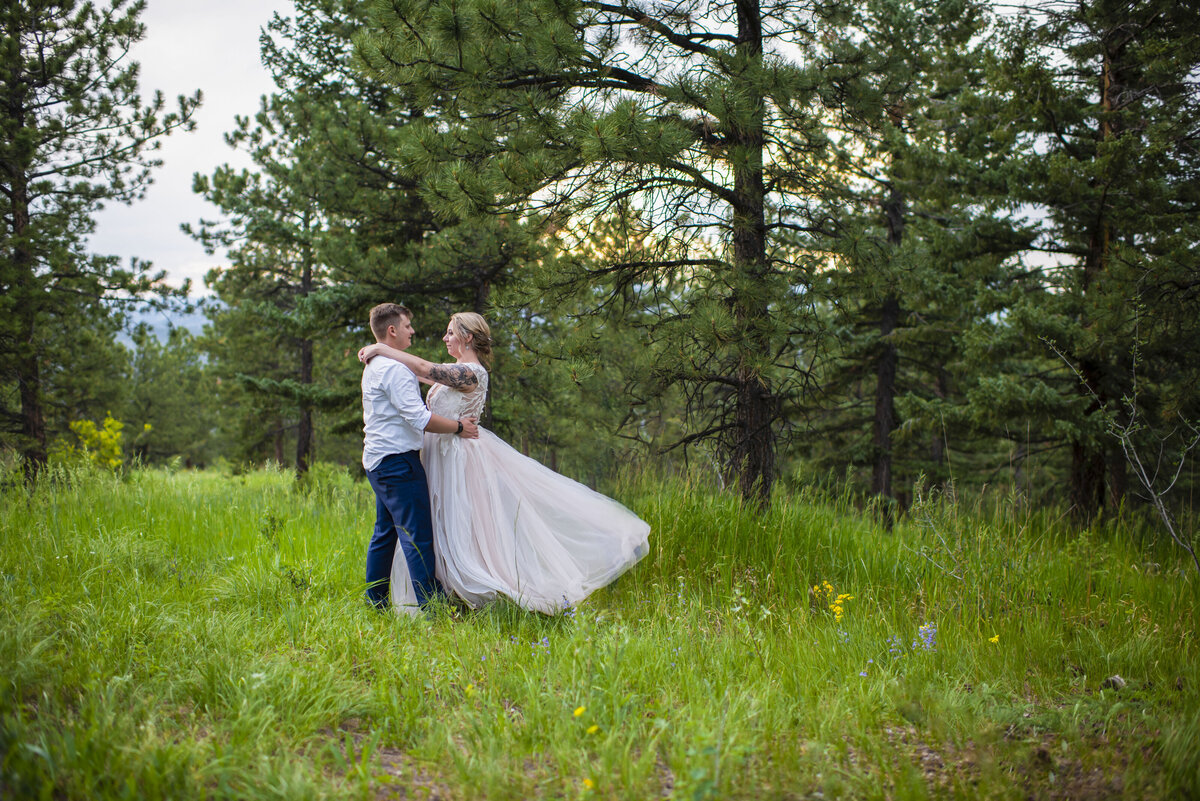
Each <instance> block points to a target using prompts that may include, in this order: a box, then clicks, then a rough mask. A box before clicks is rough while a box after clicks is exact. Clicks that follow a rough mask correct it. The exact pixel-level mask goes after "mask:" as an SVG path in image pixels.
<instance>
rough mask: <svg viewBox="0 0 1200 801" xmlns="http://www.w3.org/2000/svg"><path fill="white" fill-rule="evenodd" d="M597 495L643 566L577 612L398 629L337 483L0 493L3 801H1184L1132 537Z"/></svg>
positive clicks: (1151, 580)
mask: <svg viewBox="0 0 1200 801" xmlns="http://www.w3.org/2000/svg"><path fill="white" fill-rule="evenodd" d="M618 493H619V495H620V497H621V498H622V500H623V501H625V502H626V503H627V504H628V505H630V506H631V508H633V509H634V510H635V511H637V512H638V513H639V514H641V515H642V516H643V517H644V518H645V519H646V520H647V521H648V522H650V524H651V525H652V527H653V533H652V537H651V552H650V554H649V556H647V558H646V559H645V560H644V561H643V562H642V563H641V564H640V565H638V566H637V567H636V568H635V569H634V570H633V571H631V572H630V573H629V574H627V575H626V576H624V577H622V578H621V579H620V580H619V581H618V582H617V583H616V584H614V585H613V586H612V587H609V588H607V589H605V590H603V591H601V592H600V593H598V594H597V595H596V596H594V597H593V598H591V599H589V601H588V602H587V603H585V604H584V605H582V606H581V607H580V608H579V609H577V610H572V611H571V613H570V614H567V615H563V616H558V617H546V616H542V615H537V614H531V613H526V612H524V611H522V610H520V609H519V608H516V607H514V606H512V605H511V604H506V603H499V604H495V605H493V606H491V607H488V608H486V609H484V610H481V611H478V612H464V611H462V610H458V609H456V608H452V607H449V606H445V607H440V608H438V609H437V610H435V611H434V613H433V614H432V615H431V616H430V617H429V618H428V619H410V618H407V617H398V616H395V615H391V614H380V613H377V612H375V611H373V610H371V609H369V608H368V607H367V606H366V604H365V603H364V602H363V600H362V580H363V579H362V572H363V559H364V554H365V546H366V539H367V537H368V535H369V531H370V527H371V523H372V519H373V508H374V507H373V500H372V496H371V491H370V489H369V487H367V486H366V484H365V483H362V482H359V483H355V482H353V481H351V480H350V478H349V477H348V476H344V475H338V474H336V473H334V472H330V471H327V472H326V473H325V474H324V475H323V476H322V478H321V479H319V480H315V481H309V482H307V483H303V484H297V483H296V482H295V481H294V480H293V479H292V477H291V475H290V474H288V473H284V472H271V471H263V472H258V473H250V474H246V475H240V476H227V475H221V474H218V473H174V474H172V473H166V472H155V471H141V472H134V473H131V474H129V475H128V476H126V477H125V478H124V479H122V478H117V477H113V476H108V475H102V474H94V473H90V474H89V473H64V474H60V475H58V476H56V477H54V478H53V479H52V480H48V481H45V482H43V483H42V484H41V485H40V486H39V487H38V488H37V489H36V490H35V491H34V492H32V493H27V492H25V491H24V490H23V489H21V488H19V487H13V488H10V489H9V490H7V491H6V492H5V494H4V496H3V501H2V502H3V523H2V527H0V538H2V540H0V541H2V546H3V547H2V548H0V597H2V600H3V603H2V604H0V620H2V623H0V665H3V667H2V668H0V671H2V673H0V675H2V678H3V690H2V692H0V759H2V763H0V795H2V796H6V797H16V798H26V797H29V798H36V797H56V798H83V797H87V798H126V797H129V798H134V797H136V798H191V797H200V796H207V797H214V798H288V799H293V798H364V799H365V798H378V797H388V796H389V795H394V796H395V797H404V798H422V797H430V798H432V797H435V796H436V797H439V798H463V799H476V798H489V799H505V798H513V799H518V798H649V797H661V796H669V797H674V798H689V799H692V798H695V799H701V798H781V799H782V798H810V797H818V798H821V797H823V798H868V799H869V798H888V799H907V798H928V797H971V798H1028V797H1033V798H1040V797H1045V798H1051V797H1080V796H1088V797H1091V796H1098V797H1105V796H1111V797H1119V796H1125V797H1147V798H1176V797H1180V796H1187V795H1190V796H1192V797H1195V796H1197V794H1200V768H1198V760H1197V756H1196V755H1197V753H1200V693H1198V689H1197V683H1198V682H1200V679H1198V678H1197V671H1196V667H1195V666H1196V664H1197V644H1196V640H1195V634H1196V628H1197V626H1196V624H1197V619H1198V615H1197V611H1198V609H1200V604H1198V600H1200V598H1198V590H1197V583H1198V582H1197V580H1196V576H1194V575H1192V574H1191V573H1189V572H1188V568H1187V565H1186V564H1185V563H1184V562H1183V561H1182V560H1180V559H1179V558H1178V555H1177V554H1175V553H1174V552H1172V551H1171V550H1170V548H1169V547H1168V546H1167V545H1166V544H1163V543H1161V542H1159V540H1158V538H1156V537H1155V536H1154V533H1153V530H1152V529H1151V528H1148V527H1143V526H1142V524H1139V523H1135V522H1129V521H1110V522H1109V523H1107V524H1105V525H1104V526H1101V527H1098V528H1097V529H1095V530H1092V531H1086V532H1082V533H1079V532H1075V531H1073V530H1072V529H1071V528H1070V527H1069V526H1068V525H1067V524H1066V523H1065V521H1063V520H1062V519H1061V518H1060V516H1058V515H1056V514H1055V513H1052V512H1048V511H1044V510H1043V511H1039V510H1034V509H1029V508H1026V507H1022V506H1020V505H1019V504H1017V503H1015V502H1012V503H1008V504H999V505H997V506H995V507H994V508H989V509H984V508H981V507H977V508H968V507H967V505H965V504H963V503H961V502H954V501H953V500H952V499H947V498H944V497H933V498H926V499H924V500H923V501H922V502H921V503H919V504H918V505H917V506H916V507H915V508H914V509H913V510H912V511H911V512H910V513H909V514H908V515H907V516H906V517H905V519H904V520H902V521H901V522H900V523H899V524H898V525H897V526H896V527H895V528H894V529H893V530H892V531H890V532H888V531H886V530H884V529H883V528H882V527H881V526H879V525H876V524H875V523H874V521H873V517H872V515H871V514H870V513H863V512H860V511H859V510H857V509H856V508H855V507H854V505H853V503H852V502H851V499H850V498H849V497H848V496H832V497H831V496H826V495H820V494H817V493H815V492H814V493H811V494H808V495H805V494H799V495H792V496H791V497H781V498H778V499H777V500H776V502H775V504H774V505H773V506H772V507H771V508H770V510H768V511H767V512H766V513H764V514H759V513H757V512H754V511H752V510H748V509H745V508H743V507H742V506H741V504H740V503H738V502H737V501H736V499H732V498H730V497H728V496H726V495H721V494H719V493H715V492H712V491H710V490H708V489H704V488H700V487H691V486H688V485H687V484H686V483H683V482H680V481H672V482H668V483H654V482H651V481H649V480H643V481H640V482H638V481H635V482H631V483H628V484H625V485H623V486H622V487H621V488H620V489H619V490H618ZM814 585H815V586H816V587H817V588H818V589H817V591H816V592H814V591H813V587H814ZM826 585H828V588H831V589H829V590H827V588H826ZM843 594H844V595H850V596H853V597H852V598H848V599H844V600H843V602H842V604H841V608H842V612H841V616H840V619H839V617H838V615H837V613H836V612H835V611H833V610H831V609H830V601H831V600H832V599H834V598H836V597H837V596H838V595H843ZM923 626H924V627H925V628H924V629H922V627H923ZM934 630H936V631H935V633H931V632H933V631H934ZM1114 675H1120V676H1121V677H1123V679H1124V681H1125V682H1126V683H1125V685H1124V687H1123V688H1119V689H1118V688H1115V687H1113V686H1111V684H1113V683H1115V681H1114V682H1108V683H1107V684H1106V681H1107V680H1108V679H1109V677H1111V676H1114Z"/></svg>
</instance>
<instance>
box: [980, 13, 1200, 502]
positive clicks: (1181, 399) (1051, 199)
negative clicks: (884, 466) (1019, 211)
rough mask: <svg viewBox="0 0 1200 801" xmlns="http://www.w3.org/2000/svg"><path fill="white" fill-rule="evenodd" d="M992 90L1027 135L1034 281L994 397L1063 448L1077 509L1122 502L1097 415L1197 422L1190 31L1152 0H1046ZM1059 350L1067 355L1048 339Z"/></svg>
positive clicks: (1199, 34) (1021, 31) (1196, 55)
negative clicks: (1004, 392)
mask: <svg viewBox="0 0 1200 801" xmlns="http://www.w3.org/2000/svg"><path fill="white" fill-rule="evenodd" d="M1006 66H1007V69H1004V70H1002V71H998V72H997V78H998V80H997V81H996V82H995V87H996V89H997V90H998V91H999V92H1001V93H1003V95H1004V96H1006V97H1007V98H1008V99H1009V101H1010V104H1011V109H1012V110H1011V117H1012V118H1013V119H1014V121H1015V125H1016V126H1017V128H1018V130H1021V131H1022V132H1023V138H1024V139H1025V141H1027V142H1028V144H1029V146H1028V149H1027V152H1026V154H1025V155H1024V158H1023V159H1022V160H1021V165H1022V169H1023V172H1022V175H1021V176H1020V180H1018V181H1017V182H1014V196H1015V199H1018V200H1021V201H1024V202H1026V203H1028V204H1030V207H1032V208H1033V209H1034V210H1035V212H1034V214H1035V216H1036V217H1037V218H1038V219H1039V227H1040V231H1039V234H1040V235H1039V238H1038V240H1037V241H1036V242H1035V245H1034V247H1035V249H1036V250H1037V251H1038V252H1040V253H1041V254H1043V257H1042V259H1041V260H1040V263H1037V264H1036V266H1037V267H1038V269H1039V274H1040V281H1039V284H1040V286H1039V289H1040V291H1037V292H1028V293H1025V295H1024V296H1023V297H1022V298H1021V301H1020V302H1019V303H1017V304H1016V305H1015V306H1014V308H1013V310H1012V313H1011V315H1010V319H1009V322H1010V323H1011V329H1012V336H1011V339H1012V341H1013V343H1014V344H1015V345H1017V346H1020V343H1026V345H1029V344H1032V345H1033V347H1032V349H1030V348H1028V347H1026V348H1025V349H1024V351H1025V353H1026V354H1027V364H1028V365H1030V366H1031V368H1032V369H1029V370H1028V371H1027V375H1026V376H1025V381H1024V386H1022V387H1014V388H1013V390H1012V393H1011V395H1010V397H1008V398H1006V399H1004V400H1005V403H1006V404H1008V405H1011V406H1012V407H1013V408H1019V407H1024V408H1025V409H1028V410H1032V411H1033V413H1035V414H1037V415H1038V416H1040V417H1043V418H1047V419H1048V420H1049V423H1048V425H1049V426H1051V427H1052V429H1053V430H1054V431H1055V432H1056V435H1057V437H1058V438H1059V441H1060V442H1061V441H1063V440H1065V442H1066V444H1067V445H1068V446H1069V450H1070V500H1071V503H1072V505H1073V507H1074V508H1075V509H1076V511H1077V512H1079V513H1080V514H1081V515H1084V516H1087V515H1091V514H1094V513H1095V512H1096V511H1097V510H1098V509H1100V508H1101V507H1102V506H1106V505H1116V504H1119V503H1120V502H1121V499H1122V497H1123V496H1124V495H1125V493H1126V490H1127V480H1126V478H1125V475H1126V470H1125V454H1124V453H1123V452H1122V450H1121V448H1120V446H1119V443H1118V442H1117V441H1116V440H1115V439H1113V438H1111V437H1110V436H1108V434H1107V432H1106V429H1107V427H1108V420H1109V419H1110V415H1112V414H1119V415H1127V414H1129V410H1130V407H1129V406H1128V401H1129V400H1133V399H1136V408H1137V409H1138V411H1139V413H1140V414H1141V419H1143V420H1146V421H1151V422H1152V423H1153V424H1154V425H1160V424H1165V425H1168V426H1169V425H1171V424H1172V420H1174V421H1175V423H1176V424H1177V423H1178V417H1179V416H1183V417H1185V419H1192V420H1194V419H1196V416H1197V413H1198V412H1200V408H1198V406H1200V398H1198V396H1197V393H1196V392H1195V389H1194V388H1195V386H1196V379H1197V375H1196V368H1195V365H1196V364H1197V363H1198V359H1197V356H1200V353H1197V347H1198V343H1200V331H1198V330H1197V325H1198V321H1197V316H1196V314H1195V313H1194V309H1195V298H1196V293H1195V287H1196V276H1197V274H1198V268H1197V265H1198V264H1200V262H1198V261H1197V257H1196V255H1195V242H1196V241H1198V240H1200V217H1198V216H1197V214H1196V210H1197V208H1200V151H1198V150H1197V147H1196V127H1195V126H1196V120H1197V119H1200V83H1198V82H1197V79H1196V76H1197V70H1198V69H1200V29H1198V28H1197V26H1196V23H1195V13H1194V9H1190V8H1188V7H1187V6H1186V4H1178V3H1173V2H1167V1H1166V0H1102V2H1095V3H1087V4H1076V3H1046V4H1043V5H1041V6H1039V7H1038V13H1037V15H1036V16H1035V17H1034V18H1033V19H1032V20H1030V21H1028V22H1026V23H1024V24H1022V25H1020V26H1018V27H1016V28H1015V29H1014V31H1013V32H1012V34H1011V37H1010V45H1009V58H1008V61H1007V65H1006ZM1045 343H1052V346H1053V348H1054V350H1056V351H1058V352H1059V353H1061V354H1062V355H1064V356H1065V357H1066V358H1067V359H1068V362H1069V364H1067V365H1064V363H1063V361H1062V360H1061V359H1060V358H1059V356H1058V355H1056V354H1055V353H1054V352H1051V350H1050V349H1048V348H1047V346H1046V344H1045Z"/></svg>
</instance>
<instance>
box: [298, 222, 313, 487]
mask: <svg viewBox="0 0 1200 801" xmlns="http://www.w3.org/2000/svg"><path fill="white" fill-rule="evenodd" d="M304 236H305V243H304V254H303V259H304V264H303V266H302V267H301V273H300V299H301V300H303V299H304V298H307V297H308V296H309V294H310V293H311V292H312V287H313V271H312V246H311V245H310V244H309V243H308V237H309V216H308V213H307V212H305V215H304ZM312 382H313V341H312V339H310V338H309V337H308V336H307V335H302V336H301V339H300V384H301V386H303V387H304V388H305V389H306V390H307V389H308V387H309V386H311V385H312ZM312 451H313V409H312V402H311V401H310V400H309V399H308V398H307V397H301V398H300V421H299V425H298V426H297V428H296V475H297V477H299V476H303V475H304V474H305V473H307V472H308V467H309V463H310V461H311V459H312Z"/></svg>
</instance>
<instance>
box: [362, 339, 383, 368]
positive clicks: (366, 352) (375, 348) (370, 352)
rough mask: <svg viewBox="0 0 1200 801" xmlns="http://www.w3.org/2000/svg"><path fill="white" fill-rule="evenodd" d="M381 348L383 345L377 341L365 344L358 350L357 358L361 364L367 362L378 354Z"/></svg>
mask: <svg viewBox="0 0 1200 801" xmlns="http://www.w3.org/2000/svg"><path fill="white" fill-rule="evenodd" d="M382 349H383V346H382V345H380V344H379V343H378V342H376V343H374V344H373V345H367V346H366V347H365V348H362V349H361V350H359V352H358V360H359V361H360V362H362V363H363V364H366V363H367V362H369V361H371V359H374V358H375V357H376V356H378V355H379V351H381V350H382Z"/></svg>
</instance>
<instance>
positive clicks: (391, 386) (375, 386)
mask: <svg viewBox="0 0 1200 801" xmlns="http://www.w3.org/2000/svg"><path fill="white" fill-rule="evenodd" d="M362 402H363V434H364V436H363V467H364V468H366V469H367V470H374V469H375V468H376V467H378V466H379V463H380V462H382V461H383V457H385V456H389V455H391V454H393V453H405V452H407V451H419V450H420V449H421V444H422V442H423V441H424V435H425V426H427V425H428V424H429V418H430V417H432V413H431V412H430V411H429V409H428V408H426V406H425V402H424V401H422V400H421V389H420V386H419V385H418V384H417V377H416V375H414V374H413V371H412V370H409V369H408V368H407V367H405V366H404V365H403V364H400V362H396V361H392V360H391V359H385V358H383V357H382V356H376V357H375V358H374V359H371V361H370V362H368V363H367V366H366V367H364V368H363V375H362Z"/></svg>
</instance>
